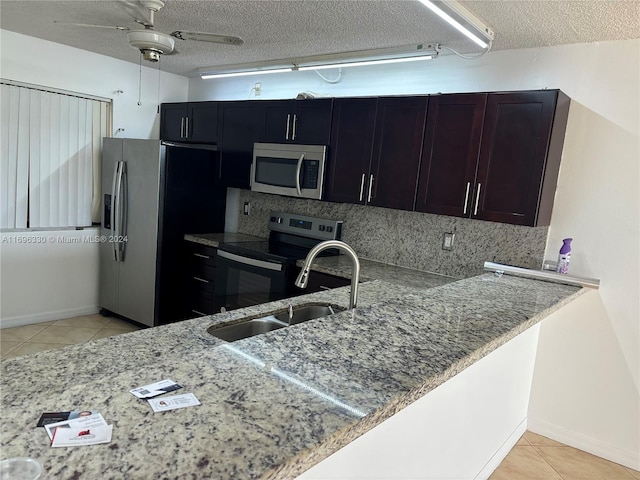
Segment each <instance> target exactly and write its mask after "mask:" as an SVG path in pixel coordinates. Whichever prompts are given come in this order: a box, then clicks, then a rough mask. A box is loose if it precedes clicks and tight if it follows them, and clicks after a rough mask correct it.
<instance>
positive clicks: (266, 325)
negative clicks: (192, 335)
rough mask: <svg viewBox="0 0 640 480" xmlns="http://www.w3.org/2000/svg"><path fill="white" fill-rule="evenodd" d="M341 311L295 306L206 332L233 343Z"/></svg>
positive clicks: (216, 326)
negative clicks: (291, 313) (291, 314)
mask: <svg viewBox="0 0 640 480" xmlns="http://www.w3.org/2000/svg"><path fill="white" fill-rule="evenodd" d="M291 310H292V311H293V316H292V317H291V321H289V317H290V312H291ZM342 310H344V309H343V308H340V307H336V306H334V305H327V304H317V303H314V304H306V305H297V306H295V307H291V308H288V309H283V310H277V311H275V312H270V313H268V314H263V315H262V316H260V317H258V318H255V317H251V318H246V319H243V320H242V321H240V322H237V323H234V324H232V325H220V326H218V325H213V326H211V327H209V328H208V329H207V332H209V333H210V334H211V335H213V336H214V337H217V338H219V339H221V340H224V341H226V342H235V341H236V340H242V339H243V338H248V337H253V336H254V335H260V334H261V333H267V332H271V331H272V330H277V329H279V328H284V327H287V326H290V325H296V324H298V323H302V322H306V321H309V320H313V319H314V318H322V317H328V316H329V315H333V314H334V313H336V312H340V311H342Z"/></svg>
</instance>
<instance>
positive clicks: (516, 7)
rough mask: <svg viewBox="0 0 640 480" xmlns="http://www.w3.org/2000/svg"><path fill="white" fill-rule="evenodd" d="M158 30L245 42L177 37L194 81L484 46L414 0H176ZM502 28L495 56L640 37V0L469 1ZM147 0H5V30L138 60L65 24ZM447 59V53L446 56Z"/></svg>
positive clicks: (160, 16) (120, 21)
mask: <svg viewBox="0 0 640 480" xmlns="http://www.w3.org/2000/svg"><path fill="white" fill-rule="evenodd" d="M165 3H166V5H165V7H164V8H163V9H161V10H160V11H159V12H158V13H157V14H156V19H155V20H156V21H155V28H156V29H157V30H160V31H163V32H165V33H170V32H172V31H174V30H188V31H202V32H213V33H221V34H227V35H236V36H240V37H241V38H242V39H243V40H244V42H245V43H244V45H242V46H231V45H218V44H212V43H205V42H196V41H180V40H176V44H177V50H178V53H176V54H172V55H165V56H163V58H162V60H161V68H162V70H165V71H169V72H173V73H177V74H181V75H187V76H193V75H195V73H196V69H197V68H199V67H208V66H222V65H229V64H237V63H247V62H256V61H264V60H275V59H283V58H296V57H304V56H311V55H319V54H328V53H338V52H345V51H353V50H366V49H372V48H383V47H394V46H402V45H408V44H412V43H422V42H428V43H441V44H443V45H446V46H449V47H451V48H453V49H455V50H457V51H460V52H464V53H471V52H478V51H479V50H478V47H476V46H474V45H473V44H472V43H471V42H469V41H467V40H466V39H464V38H463V37H462V36H461V35H460V34H459V33H457V32H456V31H455V30H453V29H452V28H451V27H449V26H447V25H445V24H443V22H442V21H440V20H439V19H437V18H435V16H434V15H433V14H431V12H429V11H428V10H427V9H426V8H425V7H423V6H422V5H421V4H420V3H418V2H416V1H412V0H390V1H384V0H293V1H292V0H239V1H227V0H166V1H165ZM460 3H462V4H463V5H464V6H465V7H467V8H468V9H469V10H470V11H472V12H473V13H474V14H475V15H476V16H477V17H479V18H480V19H482V20H483V21H484V22H485V23H486V24H487V25H488V26H490V27H491V28H492V29H493V30H494V31H495V32H496V38H495V41H494V43H493V49H494V50H504V49H516V48H529V47H543V46H551V45H562V44H571V43H588V42H595V41H607V40H625V39H632V38H640V0H627V1H615V0H611V1H586V0H572V1H563V0H553V1H538V0H533V1H532V0H522V1H513V0H512V1H491V0H486V1H484V0H483V1H462V2H460ZM140 8H141V7H140V5H139V3H138V2H137V1H135V0H131V1H126V2H125V1H102V0H84V1H79V0H72V1H59V0H46V1H25V0H18V1H8V0H1V1H0V27H1V28H3V29H5V30H11V31H14V32H18V33H22V34H24V35H29V36H33V37H38V38H42V39H45V40H50V41H53V42H57V43H62V44H65V45H70V46H73V47H77V48H81V49H84V50H89V51H92V52H96V53H100V54H103V55H108V56H111V57H115V58H119V59H122V60H126V61H130V62H134V63H138V61H139V53H138V51H137V50H135V49H134V48H132V47H130V46H129V45H128V43H127V37H126V33H125V32H122V31H118V30H112V29H103V28H89V27H80V26H70V25H62V24H60V23H55V22H56V21H57V22H71V23H87V24H101V25H121V26H127V27H130V28H140V27H139V25H137V24H136V23H135V22H134V21H133V19H132V18H133V17H134V16H135V17H138V18H139V17H140V16H141V14H139V13H136V12H139V11H143V10H140ZM443 53H447V52H446V51H445V52H443Z"/></svg>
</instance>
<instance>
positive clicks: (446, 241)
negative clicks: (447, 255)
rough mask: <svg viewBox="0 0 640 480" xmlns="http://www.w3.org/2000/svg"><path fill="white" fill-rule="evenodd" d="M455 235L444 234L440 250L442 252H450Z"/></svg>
mask: <svg viewBox="0 0 640 480" xmlns="http://www.w3.org/2000/svg"><path fill="white" fill-rule="evenodd" d="M455 236H456V234H455V233H450V232H448V233H445V234H444V236H443V238H442V249H443V250H451V249H452V248H453V239H454V238H455Z"/></svg>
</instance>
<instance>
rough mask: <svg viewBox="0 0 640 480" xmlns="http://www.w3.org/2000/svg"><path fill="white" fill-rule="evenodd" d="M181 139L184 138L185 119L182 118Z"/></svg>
mask: <svg viewBox="0 0 640 480" xmlns="http://www.w3.org/2000/svg"><path fill="white" fill-rule="evenodd" d="M180 138H184V117H180Z"/></svg>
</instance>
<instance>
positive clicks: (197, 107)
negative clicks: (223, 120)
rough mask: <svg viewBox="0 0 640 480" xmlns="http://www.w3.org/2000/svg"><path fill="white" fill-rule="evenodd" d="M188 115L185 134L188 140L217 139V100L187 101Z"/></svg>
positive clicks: (208, 141) (200, 141)
mask: <svg viewBox="0 0 640 480" xmlns="http://www.w3.org/2000/svg"><path fill="white" fill-rule="evenodd" d="M188 117H189V121H188V123H187V132H186V136H187V139H188V140H189V141H190V142H197V143H216V142H217V141H218V102H197V103H189V104H188Z"/></svg>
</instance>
